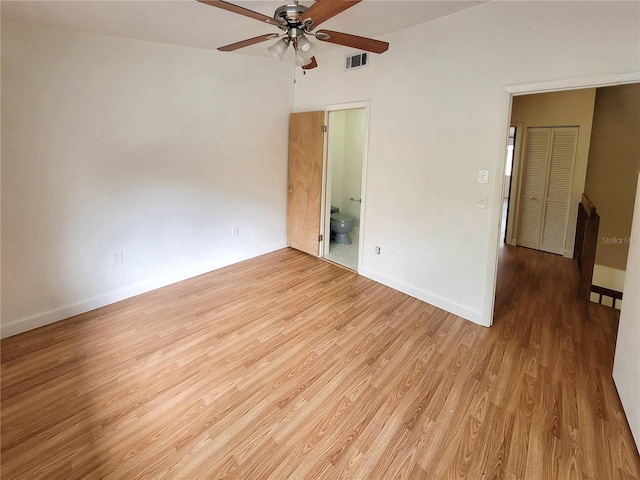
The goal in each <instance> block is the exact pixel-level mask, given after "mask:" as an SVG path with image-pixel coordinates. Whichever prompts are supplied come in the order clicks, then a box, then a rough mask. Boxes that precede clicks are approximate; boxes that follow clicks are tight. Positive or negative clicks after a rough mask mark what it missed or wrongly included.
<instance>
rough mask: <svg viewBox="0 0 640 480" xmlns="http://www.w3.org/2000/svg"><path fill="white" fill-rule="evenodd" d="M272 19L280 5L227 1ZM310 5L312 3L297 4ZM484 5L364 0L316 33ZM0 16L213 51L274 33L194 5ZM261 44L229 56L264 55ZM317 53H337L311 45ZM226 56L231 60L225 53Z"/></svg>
mask: <svg viewBox="0 0 640 480" xmlns="http://www.w3.org/2000/svg"><path fill="white" fill-rule="evenodd" d="M232 3H235V4H237V5H241V6H243V7H245V8H249V9H251V10H255V11H257V12H260V13H263V14H265V15H268V16H272V15H273V13H274V11H275V9H276V8H277V7H279V6H280V5H283V4H284V3H286V1H285V0H281V1H271V0H260V1H233V0H232ZM300 3H301V4H303V5H307V6H310V5H311V4H312V3H313V1H306V0H303V1H301V2H300ZM482 3H485V1H462V0H455V1H452V0H443V1H435V0H434V1H432V0H412V1H398V0H388V1H382V0H365V1H363V2H361V3H359V4H357V5H355V6H354V7H351V8H350V9H348V10H346V11H344V12H342V13H341V14H339V15H337V16H335V17H334V18H332V19H330V20H327V21H326V22H325V23H323V24H322V25H321V27H320V28H326V29H329V30H336V31H340V32H345V33H351V34H354V35H360V36H363V37H371V38H377V37H381V36H383V35H386V34H388V33H391V32H395V31H398V30H402V29H404V28H408V27H411V26H414V25H418V24H420V23H424V22H428V21H430V20H434V19H436V18H439V17H443V16H445V15H450V14H452V13H455V12H459V11H461V10H464V9H467V8H471V7H474V6H476V5H479V4H482ZM0 4H1V8H2V16H3V17H6V18H12V19H16V20H22V21H26V22H33V23H37V24H40V25H47V26H52V27H58V28H63V29H68V30H75V31H80V32H89V33H99V34H104V35H111V36H115V37H124V38H135V39H139V40H149V41H153V42H160V43H167V44H172V45H182V46H188V47H198V48H206V49H212V50H213V49H215V48H217V47H219V46H222V45H227V44H230V43H234V42H237V41H240V40H244V39H246V38H251V37H255V36H258V35H261V34H265V33H279V32H280V30H278V29H277V28H276V27H272V26H269V25H266V24H263V23H262V22H259V21H257V20H254V19H252V18H248V17H245V16H242V15H238V14H233V13H230V12H227V11H225V10H221V9H218V8H215V7H211V6H209V5H204V4H202V3H199V2H197V1H195V0H165V1H157V0H129V1H118V0H102V1H83V0H73V1H23V0H20V1H5V0H3V1H2V2H0ZM271 43H273V42H265V43H261V44H258V45H254V46H251V47H247V48H243V49H241V50H238V51H237V52H234V54H237V53H242V54H246V55H256V56H268V53H267V51H266V47H268V46H269V45H270V44H271ZM315 43H317V45H318V54H321V53H323V52H327V51H329V50H332V49H335V48H338V46H335V45H332V44H330V43H326V42H315ZM226 55H231V54H230V53H227V54H226Z"/></svg>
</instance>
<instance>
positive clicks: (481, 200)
mask: <svg viewBox="0 0 640 480" xmlns="http://www.w3.org/2000/svg"><path fill="white" fill-rule="evenodd" d="M476 208H487V196H486V195H478V197H477V201H476Z"/></svg>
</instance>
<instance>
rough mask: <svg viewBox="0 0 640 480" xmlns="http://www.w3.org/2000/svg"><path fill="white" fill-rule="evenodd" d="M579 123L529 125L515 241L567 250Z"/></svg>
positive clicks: (530, 246)
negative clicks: (571, 125)
mask: <svg viewBox="0 0 640 480" xmlns="http://www.w3.org/2000/svg"><path fill="white" fill-rule="evenodd" d="M578 131H579V129H578V127H556V128H547V127H544V128H528V129H527V141H526V145H525V154H524V171H523V177H522V193H521V196H520V214H519V221H518V235H517V237H516V243H517V244H518V245H522V246H523V247H529V248H535V249H537V250H543V251H545V252H551V253H557V254H559V255H562V254H563V253H564V246H565V239H566V232H567V222H568V220H569V206H570V199H571V183H572V179H573V168H574V165H575V158H576V147H577V143H578Z"/></svg>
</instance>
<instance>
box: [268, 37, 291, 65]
mask: <svg viewBox="0 0 640 480" xmlns="http://www.w3.org/2000/svg"><path fill="white" fill-rule="evenodd" d="M287 48H289V38H288V37H282V38H281V39H280V40H278V41H277V42H276V43H274V44H273V45H271V46H270V47H269V48H267V51H268V52H269V53H270V54H271V56H272V57H273V58H275V59H276V60H280V61H282V59H283V58H284V54H285V52H286V51H287Z"/></svg>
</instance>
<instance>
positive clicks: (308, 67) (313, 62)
mask: <svg viewBox="0 0 640 480" xmlns="http://www.w3.org/2000/svg"><path fill="white" fill-rule="evenodd" d="M317 66H318V62H316V57H311V63H310V64H309V65H305V66H304V67H302V69H303V70H311V69H312V68H316V67H317Z"/></svg>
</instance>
